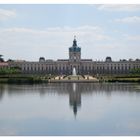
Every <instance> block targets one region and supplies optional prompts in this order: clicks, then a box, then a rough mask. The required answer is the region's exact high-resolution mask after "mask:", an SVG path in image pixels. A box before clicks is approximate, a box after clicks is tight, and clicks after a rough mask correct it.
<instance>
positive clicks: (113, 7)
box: [97, 4, 140, 12]
mask: <svg viewBox="0 0 140 140" xmlns="http://www.w3.org/2000/svg"><path fill="white" fill-rule="evenodd" d="M97 8H98V10H105V11H131V12H132V11H139V10H140V5H138V4H137V5H136V4H103V5H99V6H97Z"/></svg>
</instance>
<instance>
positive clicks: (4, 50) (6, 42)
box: [0, 4, 140, 61]
mask: <svg viewBox="0 0 140 140" xmlns="http://www.w3.org/2000/svg"><path fill="white" fill-rule="evenodd" d="M74 35H76V36H77V41H78V45H79V46H80V47H81V48H82V58H92V59H93V60H99V59H100V60H104V59H105V57H106V56H111V57H112V59H113V60H119V59H123V58H125V59H129V58H133V59H136V58H140V53H139V52H140V5H82V4H81V5H80V4H72V5H70V4H58V5H57V4H54V5H50V4H46V5H45V4H44V5H41V4H40V5H38V4H36V5H33V4H31V5H15V4H12V5H10V4H9V5H2V4H1V5H0V54H3V55H4V58H5V59H6V60H7V59H8V58H11V59H25V60H31V61H37V60H38V58H39V57H40V56H44V57H45V58H46V59H55V60H56V59H58V58H68V48H69V47H70V46H71V45H72V41H73V36H74Z"/></svg>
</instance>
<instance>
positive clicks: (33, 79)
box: [0, 74, 48, 84]
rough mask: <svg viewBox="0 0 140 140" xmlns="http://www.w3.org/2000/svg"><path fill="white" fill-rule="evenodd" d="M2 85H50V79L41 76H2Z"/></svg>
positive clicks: (0, 80)
mask: <svg viewBox="0 0 140 140" xmlns="http://www.w3.org/2000/svg"><path fill="white" fill-rule="evenodd" d="M0 83H8V84H15V83H16V84H24V83H27V84H34V83H48V77H45V76H40V75H24V74H22V75H21V74H17V75H1V76H0Z"/></svg>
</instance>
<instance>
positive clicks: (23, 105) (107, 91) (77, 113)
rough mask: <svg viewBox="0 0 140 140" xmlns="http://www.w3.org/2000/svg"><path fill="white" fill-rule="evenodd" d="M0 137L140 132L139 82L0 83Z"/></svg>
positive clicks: (134, 133)
mask: <svg viewBox="0 0 140 140" xmlns="http://www.w3.org/2000/svg"><path fill="white" fill-rule="evenodd" d="M0 135H5V136H6V135H10V136H12V135H19V136H35V135H38V136H60V135H61V136H64V135H68V136H70V135H72V136H76V135H78V136H82V135H84V136H106V135H107V136H122V135H123V136H125V135H126V136H129V135H133V136H135V135H140V85H138V84H131V83H129V84H126V83H123V84H122V83H50V84H38V85H8V84H2V85H0Z"/></svg>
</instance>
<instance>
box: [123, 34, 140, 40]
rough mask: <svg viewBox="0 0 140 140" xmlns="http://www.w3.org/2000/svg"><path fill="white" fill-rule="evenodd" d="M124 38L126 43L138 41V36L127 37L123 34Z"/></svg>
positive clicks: (139, 36)
mask: <svg viewBox="0 0 140 140" xmlns="http://www.w3.org/2000/svg"><path fill="white" fill-rule="evenodd" d="M123 36H124V38H125V39H126V40H128V41H140V35H133V36H132V35H128V34H124V35H123Z"/></svg>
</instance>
